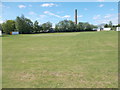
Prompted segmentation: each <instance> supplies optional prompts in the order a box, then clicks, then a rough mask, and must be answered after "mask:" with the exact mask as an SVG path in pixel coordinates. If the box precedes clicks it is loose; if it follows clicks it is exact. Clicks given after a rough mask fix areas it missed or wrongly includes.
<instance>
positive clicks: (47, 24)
mask: <svg viewBox="0 0 120 90" xmlns="http://www.w3.org/2000/svg"><path fill="white" fill-rule="evenodd" d="M51 28H52V23H51V22H46V23H43V24H42V29H43V31H44V32H46V31H47V30H48V31H49V30H50V29H51Z"/></svg>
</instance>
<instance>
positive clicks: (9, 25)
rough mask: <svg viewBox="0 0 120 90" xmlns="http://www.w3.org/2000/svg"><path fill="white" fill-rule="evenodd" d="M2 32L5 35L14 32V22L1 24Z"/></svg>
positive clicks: (9, 21)
mask: <svg viewBox="0 0 120 90" xmlns="http://www.w3.org/2000/svg"><path fill="white" fill-rule="evenodd" d="M2 28H3V32H5V33H6V34H10V32H12V31H15V30H16V28H15V21H14V20H7V21H6V22H4V23H3V24H2Z"/></svg>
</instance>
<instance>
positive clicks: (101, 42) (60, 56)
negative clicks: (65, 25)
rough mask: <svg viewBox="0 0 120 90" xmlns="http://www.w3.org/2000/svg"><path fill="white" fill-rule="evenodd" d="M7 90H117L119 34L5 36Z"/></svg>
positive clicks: (5, 84)
mask: <svg viewBox="0 0 120 90" xmlns="http://www.w3.org/2000/svg"><path fill="white" fill-rule="evenodd" d="M2 40H3V41H2V42H3V61H2V62H3V82H2V83H3V88H93V87H94V88H117V87H118V32H114V31H110V32H75V33H53V34H52V33H50V34H30V35H27V34H26V35H25V34H24V35H15V36H5V37H3V38H2Z"/></svg>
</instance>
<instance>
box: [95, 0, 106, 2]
mask: <svg viewBox="0 0 120 90" xmlns="http://www.w3.org/2000/svg"><path fill="white" fill-rule="evenodd" d="M97 1H98V2H104V1H105V0H97Z"/></svg>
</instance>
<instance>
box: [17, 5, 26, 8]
mask: <svg viewBox="0 0 120 90" xmlns="http://www.w3.org/2000/svg"><path fill="white" fill-rule="evenodd" d="M18 7H19V8H26V6H25V5H18Z"/></svg>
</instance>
